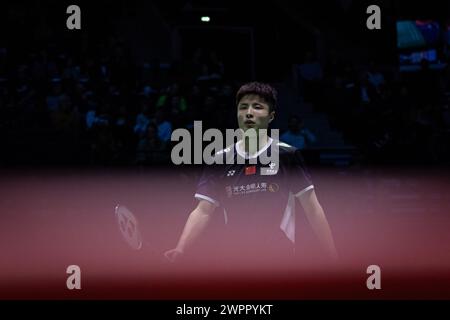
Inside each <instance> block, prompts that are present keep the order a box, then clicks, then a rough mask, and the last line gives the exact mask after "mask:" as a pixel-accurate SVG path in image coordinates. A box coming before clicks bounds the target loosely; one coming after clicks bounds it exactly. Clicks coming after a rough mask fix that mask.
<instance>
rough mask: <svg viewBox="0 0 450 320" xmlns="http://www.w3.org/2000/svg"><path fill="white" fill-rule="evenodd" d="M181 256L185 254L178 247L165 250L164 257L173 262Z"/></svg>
mask: <svg viewBox="0 0 450 320" xmlns="http://www.w3.org/2000/svg"><path fill="white" fill-rule="evenodd" d="M181 256H183V251H181V250H180V249H177V248H175V249H171V250H168V251H166V252H164V257H165V258H166V259H167V260H168V261H170V262H171V263H174V262H175V261H176V260H177V259H179V258H180V257H181Z"/></svg>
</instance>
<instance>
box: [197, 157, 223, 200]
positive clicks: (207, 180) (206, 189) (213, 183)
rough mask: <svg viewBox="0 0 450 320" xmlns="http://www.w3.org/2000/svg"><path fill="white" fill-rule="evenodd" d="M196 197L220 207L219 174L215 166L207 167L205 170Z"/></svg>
mask: <svg viewBox="0 0 450 320" xmlns="http://www.w3.org/2000/svg"><path fill="white" fill-rule="evenodd" d="M194 197H195V198H196V199H198V200H206V201H209V202H211V203H213V204H214V205H216V206H220V199H221V197H220V186H219V174H218V172H217V168H215V166H214V165H207V166H205V168H204V169H203V171H202V174H201V176H200V179H199V181H198V184H197V189H196V192H195V195H194Z"/></svg>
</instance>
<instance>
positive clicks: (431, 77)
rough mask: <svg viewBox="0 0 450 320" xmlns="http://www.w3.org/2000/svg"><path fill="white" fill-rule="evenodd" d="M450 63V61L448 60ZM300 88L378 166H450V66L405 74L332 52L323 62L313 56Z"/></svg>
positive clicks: (299, 75)
mask: <svg viewBox="0 0 450 320" xmlns="http://www.w3.org/2000/svg"><path fill="white" fill-rule="evenodd" d="M447 60H448V59H447ZM293 78H294V83H295V86H296V88H297V89H298V91H299V92H300V95H301V96H302V98H303V99H305V101H306V102H307V103H311V104H312V105H313V107H314V109H315V110H317V111H321V112H325V113H326V114H327V115H328V117H329V119H330V122H331V124H332V126H333V127H334V128H336V129H337V130H339V131H341V132H343V133H344V136H345V138H346V140H347V141H351V142H352V143H353V144H355V145H356V146H357V147H358V149H359V150H360V151H361V152H362V154H363V155H364V156H365V159H366V161H367V162H372V163H391V164H392V163H397V164H402V163H408V164H411V163H412V164H448V163H449V162H450V148H449V145H450V144H449V143H448V142H449V141H450V110H449V103H450V100H449V98H450V65H449V64H448V63H447V64H445V65H444V67H443V68H434V67H433V66H432V65H430V63H429V62H428V61H427V60H422V62H421V65H420V70H418V71H416V72H400V70H399V66H398V65H396V64H391V65H381V64H377V63H376V62H375V61H367V62H366V63H362V64H361V63H355V62H353V61H352V59H350V58H347V59H346V58H345V57H342V56H339V55H338V54H337V53H336V52H335V51H332V52H330V54H329V56H328V58H327V60H326V63H320V62H319V61H317V59H314V56H313V54H312V53H310V52H308V53H306V55H305V58H304V60H303V61H302V62H301V63H300V64H296V65H295V66H294V77H293Z"/></svg>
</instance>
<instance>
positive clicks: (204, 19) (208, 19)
mask: <svg viewBox="0 0 450 320" xmlns="http://www.w3.org/2000/svg"><path fill="white" fill-rule="evenodd" d="M201 20H202V22H209V21H210V20H211V19H210V18H209V17H208V16H203V17H202V18H201Z"/></svg>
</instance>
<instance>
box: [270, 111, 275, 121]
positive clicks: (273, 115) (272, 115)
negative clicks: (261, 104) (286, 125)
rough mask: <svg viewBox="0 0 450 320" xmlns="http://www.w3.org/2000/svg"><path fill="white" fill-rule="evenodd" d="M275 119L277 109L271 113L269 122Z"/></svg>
mask: <svg viewBox="0 0 450 320" xmlns="http://www.w3.org/2000/svg"><path fill="white" fill-rule="evenodd" d="M273 119H275V111H272V112H271V113H270V120H269V123H271V122H272V121H273Z"/></svg>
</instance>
